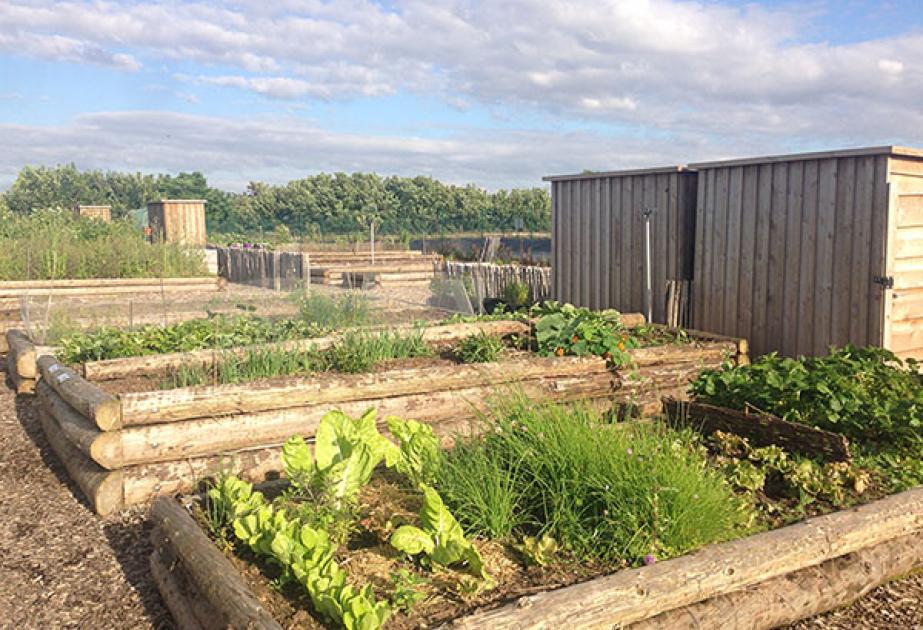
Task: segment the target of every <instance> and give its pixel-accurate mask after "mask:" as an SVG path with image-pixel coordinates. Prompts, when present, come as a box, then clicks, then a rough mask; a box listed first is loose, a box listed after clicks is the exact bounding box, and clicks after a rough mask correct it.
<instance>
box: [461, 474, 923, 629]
mask: <svg viewBox="0 0 923 630" xmlns="http://www.w3.org/2000/svg"><path fill="white" fill-rule="evenodd" d="M921 529H923V488H917V489H914V490H909V491H907V492H902V493H900V494H896V495H894V496H891V497H888V498H885V499H881V500H880V501H875V502H873V503H869V504H867V505H863V506H860V507H857V508H853V509H850V510H844V511H842V512H836V513H834V514H828V515H825V516H818V517H816V518H812V519H809V520H807V521H804V522H802V523H798V524H795V525H790V526H788V527H783V528H780V529H777V530H775V531H771V532H765V533H762V534H757V535H755V536H749V537H747V538H743V539H740V540H735V541H731V542H726V543H721V544H718V545H710V546H708V547H706V548H705V549H702V550H700V551H697V552H695V553H693V554H690V555H686V556H682V557H679V558H674V559H672V560H667V561H664V562H658V563H657V564H654V565H652V566H646V567H642V568H639V569H631V570H625V571H619V572H617V573H614V574H612V575H607V576H604V577H601V578H597V579H594V580H590V581H588V582H584V583H582V584H576V585H573V586H568V587H565V588H561V589H557V590H555V591H550V592H546V593H541V594H538V595H534V596H530V597H526V598H521V599H520V600H518V601H516V602H513V603H511V604H507V605H505V606H502V607H500V608H496V609H494V610H489V611H482V612H477V613H475V614H473V615H470V616H468V617H466V618H464V619H461V620H459V621H457V622H456V623H455V624H453V627H457V628H492V629H497V630H499V629H510V630H512V629H514V628H515V629H517V630H519V629H525V628H559V627H565V626H566V627H580V628H597V627H604V626H605V627H620V625H621V626H624V625H628V624H631V623H634V622H637V621H641V620H644V619H648V618H650V617H654V616H656V615H659V614H661V613H663V612H666V611H669V610H673V609H676V608H680V607H683V606H688V605H690V604H695V603H697V602H700V601H702V600H705V599H708V598H711V597H717V596H720V595H724V594H727V593H732V592H734V591H738V590H740V589H743V588H746V587H749V586H751V585H753V584H758V583H760V582H765V581H766V580H770V579H773V578H776V577H779V576H783V575H786V574H788V573H792V572H794V571H798V570H800V569H803V568H805V567H809V566H813V565H816V564H820V563H822V562H825V561H826V560H830V559H832V558H836V557H838V556H842V555H845V554H848V553H853V552H856V551H859V550H861V549H865V548H866V547H871V546H874V545H878V544H880V543H883V542H885V541H888V540H891V539H893V538H898V537H901V536H907V535H910V534H913V533H915V532H918V531H919V530H921Z"/></svg>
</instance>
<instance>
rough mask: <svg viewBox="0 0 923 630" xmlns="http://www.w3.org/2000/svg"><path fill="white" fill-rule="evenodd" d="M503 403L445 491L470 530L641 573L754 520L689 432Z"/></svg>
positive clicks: (450, 462)
mask: <svg viewBox="0 0 923 630" xmlns="http://www.w3.org/2000/svg"><path fill="white" fill-rule="evenodd" d="M504 398H505V400H504V401H495V402H493V403H492V406H491V410H490V412H489V413H488V415H487V416H485V418H484V419H483V421H484V423H485V427H484V429H485V430H484V433H483V436H482V437H478V438H472V439H471V440H469V441H467V442H463V443H462V444H461V446H457V447H456V448H455V449H454V450H453V451H451V452H450V453H448V454H447V456H446V463H445V465H444V466H443V467H442V469H441V472H440V475H439V482H438V488H439V490H440V492H441V493H442V494H443V496H444V497H445V499H446V502H447V504H448V505H449V506H450V508H451V509H452V510H453V512H454V513H455V514H456V516H457V518H458V519H459V521H460V522H462V523H463V524H464V525H465V526H466V528H467V529H468V530H469V531H472V532H480V533H483V534H487V535H495V534H503V533H507V534H508V533H509V532H514V533H516V534H526V535H532V536H536V537H540V536H544V535H549V536H551V537H552V538H554V539H555V540H556V541H558V542H560V543H561V544H562V545H563V547H564V548H566V549H568V550H570V552H571V553H573V554H576V555H577V556H579V557H593V558H598V559H602V560H606V561H616V562H618V561H627V562H629V563H632V564H638V563H640V562H642V560H643V559H644V558H645V557H646V556H648V555H650V554H653V555H654V556H655V557H670V556H676V555H680V554H683V553H686V552H688V551H690V550H692V549H695V548H696V547H699V546H702V545H705V544H708V543H712V542H716V541H719V540H725V539H728V538H731V537H733V536H735V535H737V534H738V533H740V532H741V531H742V530H744V529H745V528H746V527H747V526H748V525H749V521H750V516H751V512H750V511H749V510H748V509H747V507H748V504H747V503H744V502H743V500H741V499H738V498H737V497H736V496H735V494H734V492H733V490H732V488H731V487H730V486H729V484H727V483H726V482H725V480H724V478H723V476H722V475H721V473H720V472H719V471H717V470H715V469H712V468H709V467H708V466H707V462H706V457H705V454H704V453H703V452H702V450H701V449H698V448H696V447H695V443H694V438H693V436H692V434H691V433H689V432H678V431H675V430H672V429H670V428H668V427H664V426H662V425H644V424H626V425H607V424H604V423H603V422H602V420H601V418H600V416H599V414H598V413H597V412H595V411H593V410H591V409H590V408H589V407H586V406H580V405H578V406H573V407H570V406H565V405H559V404H555V403H537V402H531V401H529V400H527V399H525V398H524V397H522V396H521V395H513V396H506V397H504Z"/></svg>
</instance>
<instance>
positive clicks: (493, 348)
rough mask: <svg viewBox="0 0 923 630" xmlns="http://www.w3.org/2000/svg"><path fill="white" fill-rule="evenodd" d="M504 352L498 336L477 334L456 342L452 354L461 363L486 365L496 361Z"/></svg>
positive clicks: (483, 333)
mask: <svg viewBox="0 0 923 630" xmlns="http://www.w3.org/2000/svg"><path fill="white" fill-rule="evenodd" d="M505 350H506V346H505V345H504V344H503V339H501V338H500V337H499V336H497V335H489V334H487V333H485V332H479V333H477V334H474V335H471V336H469V337H465V338H464V339H462V340H461V341H460V342H458V345H456V346H455V348H454V350H453V352H454V354H455V356H456V358H458V360H459V361H461V362H462V363H487V362H490V361H496V360H498V359H499V358H500V357H501V356H502V355H503V353H504V351H505Z"/></svg>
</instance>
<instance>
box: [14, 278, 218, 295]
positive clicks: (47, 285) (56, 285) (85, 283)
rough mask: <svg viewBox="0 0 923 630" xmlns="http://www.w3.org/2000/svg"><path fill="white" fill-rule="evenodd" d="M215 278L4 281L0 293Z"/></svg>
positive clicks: (196, 281) (187, 282) (201, 281)
mask: <svg viewBox="0 0 923 630" xmlns="http://www.w3.org/2000/svg"><path fill="white" fill-rule="evenodd" d="M216 281H217V276H196V277H191V278H82V279H68V278H65V279H58V280H6V281H3V282H0V292H3V291H19V292H24V291H29V290H30V289H61V288H68V287H71V288H72V287H81V288H86V287H91V288H92V287H133V286H141V287H148V286H150V287H154V286H156V287H160V285H161V284H163V285H164V286H185V285H190V284H193V285H194V284H209V283H211V284H214V283H215V282H216Z"/></svg>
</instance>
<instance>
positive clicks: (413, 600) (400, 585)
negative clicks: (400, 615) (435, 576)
mask: <svg viewBox="0 0 923 630" xmlns="http://www.w3.org/2000/svg"><path fill="white" fill-rule="evenodd" d="M430 582H432V580H430V579H428V578H425V577H423V576H420V575H417V574H416V573H411V572H410V571H408V570H407V569H399V570H398V571H397V573H395V574H394V575H392V576H391V586H392V588H393V589H394V592H393V593H392V595H391V603H392V605H393V606H394V607H395V608H396V609H398V610H402V611H404V612H405V613H408V612H410V611H411V610H413V608H414V607H415V606H416V605H417V604H419V603H420V602H422V601H423V600H424V599H426V592H425V591H424V590H423V589H422V588H421V587H424V586H426V585H428V584H429V583H430Z"/></svg>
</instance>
